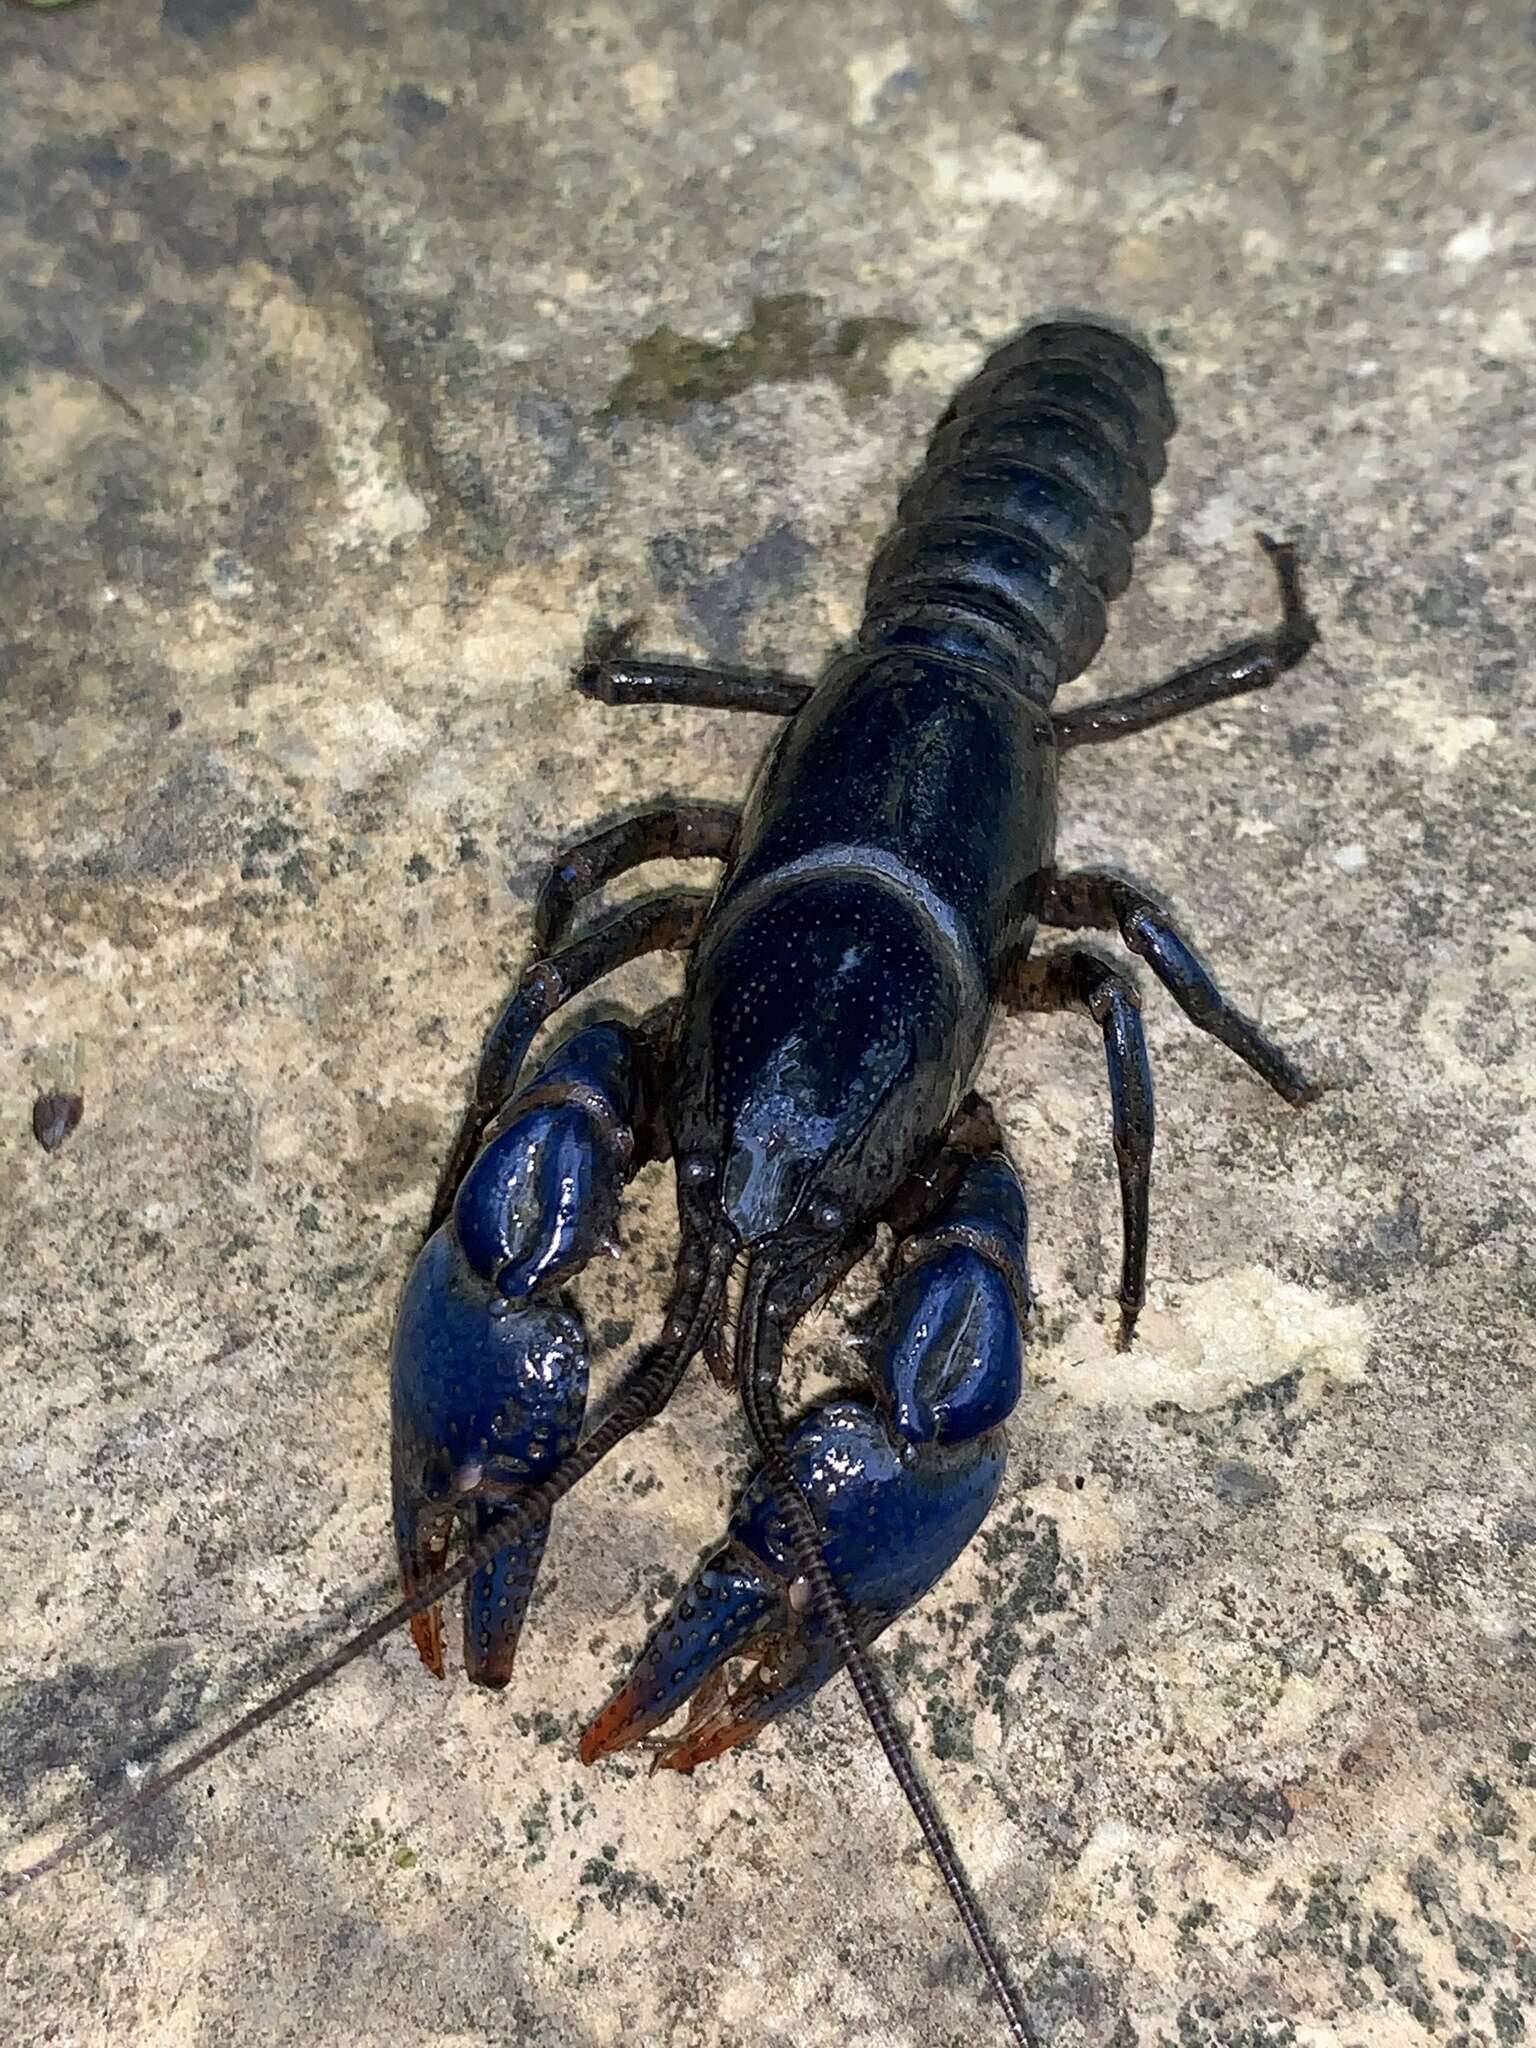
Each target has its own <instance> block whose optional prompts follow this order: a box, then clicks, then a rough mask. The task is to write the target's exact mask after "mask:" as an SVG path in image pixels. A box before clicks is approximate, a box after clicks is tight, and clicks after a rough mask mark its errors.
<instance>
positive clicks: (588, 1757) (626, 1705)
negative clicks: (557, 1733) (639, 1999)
mask: <svg viewBox="0 0 1536 2048" xmlns="http://www.w3.org/2000/svg"><path fill="white" fill-rule="evenodd" d="M638 1711H639V1710H638V1707H637V1705H636V1702H635V1700H634V1699H633V1698H632V1697H631V1695H630V1688H629V1687H628V1686H627V1685H626V1686H624V1687H623V1688H622V1689H621V1690H620V1691H618V1692H616V1693H615V1694H614V1696H613V1698H612V1699H611V1700H610V1701H609V1702H608V1704H607V1706H606V1707H604V1708H603V1710H602V1712H601V1713H600V1714H598V1715H597V1716H596V1718H595V1719H594V1720H592V1721H591V1722H590V1723H589V1724H588V1726H587V1727H586V1728H585V1729H584V1730H583V1731H582V1737H581V1747H580V1750H579V1752H578V1753H579V1755H580V1757H581V1760H582V1762H583V1763H584V1764H595V1763H596V1762H597V1760H598V1758H599V1757H603V1756H612V1754H613V1752H614V1751H615V1750H616V1749H623V1748H624V1747H625V1745H626V1744H627V1743H631V1742H634V1741H635V1740H636V1739H637V1738H638V1737H639V1735H640V1733H641V1730H640V1729H638V1728H635V1727H633V1726H632V1725H631V1724H632V1723H633V1722H634V1721H635V1720H636V1719H637V1718H638Z"/></svg>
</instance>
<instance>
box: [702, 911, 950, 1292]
mask: <svg viewBox="0 0 1536 2048" xmlns="http://www.w3.org/2000/svg"><path fill="white" fill-rule="evenodd" d="M970 1007H971V1006H967V1005H966V1004H964V1003H963V1002H962V999H961V990H960V987H959V979H958V976H957V974H956V972H955V970H954V968H953V965H952V962H951V958H950V955H949V953H948V951H947V949H946V948H945V947H943V946H942V945H940V944H937V943H936V942H935V934H934V932H933V931H932V929H931V928H930V927H929V926H928V925H927V923H926V922H925V921H924V920H923V919H922V918H921V917H920V916H919V915H917V914H916V913H915V912H914V910H913V909H912V907H911V906H910V905H909V904H908V903H906V902H905V901H903V900H902V898H901V897H900V896H899V895H898V894H897V893H896V892H895V891H893V890H891V889H890V888H888V887H886V886H884V885H883V884H881V883H879V882H876V881H874V880H871V879H868V878H865V877H863V876H859V875H852V876H850V875H847V874H838V875H835V876H834V875H827V874H818V875H816V876H813V877H810V878H807V879H806V880H804V881H800V882H796V883H792V884H791V885H789V886H788V887H785V888H782V889H781V890H779V891H778V892H777V893H776V894H774V895H772V896H765V897H764V898H762V899H760V900H759V901H757V902H756V903H752V902H751V901H750V898H749V901H748V904H747V907H746V908H745V909H744V910H742V911H741V912H739V913H738V914H736V915H734V916H733V915H732V914H731V912H730V908H729V906H727V908H726V911H725V914H724V915H723V916H722V918H721V919H720V922H719V924H718V926H717V927H715V928H714V930H712V931H709V932H707V933H706V936H705V938H704V940H703V941H702V942H701V944H700V947H699V950H698V953H697V955H696V956H695V960H694V963H693V967H692V970H691V973H690V977H689V986H688V992H687V995H686V997H685V1006H684V1017H683V1026H682V1032H681V1036H680V1046H679V1060H678V1073H677V1088H676V1096H675V1101H674V1106H673V1130H674V1141H675V1145H676V1151H677V1158H678V1176H679V1196H680V1201H681V1204H682V1209H683V1216H684V1222H685V1227H691V1228H692V1229H693V1230H694V1231H696V1232H697V1233H698V1234H699V1235H701V1236H707V1237H709V1238H711V1239H718V1237H719V1235H720V1234H721V1232H722V1230H724V1231H728V1232H729V1233H730V1235H731V1236H732V1237H733V1238H734V1241H735V1242H736V1243H737V1244H738V1245H740V1246H741V1247H743V1248H745V1249H752V1250H756V1249H758V1248H762V1247H766V1246H767V1245H769V1244H770V1243H772V1244H774V1245H775V1246H777V1247H779V1248H780V1250H781V1251H782V1252H783V1253H785V1254H788V1253H790V1252H791V1251H792V1250H793V1249H794V1248H796V1247H798V1248H800V1249H802V1250H805V1251H809V1250H810V1249H811V1247H812V1246H814V1245H815V1244H817V1243H818V1242H820V1243H822V1244H825V1243H827V1242H828V1241H832V1240H838V1239H844V1238H847V1237H850V1236H853V1235H856V1234H858V1233H859V1232H861V1231H862V1230H864V1229H865V1228H867V1226H868V1224H869V1222H870V1221H871V1220H872V1219H873V1217H874V1216H875V1215H876V1214H877V1213H878V1212H879V1210H880V1209H881V1208H882V1207H883V1205H884V1204H885V1202H886V1201H888V1200H889V1198H890V1196H891V1195H892V1194H893V1193H894V1192H895V1190H896V1189H897V1187H898V1186H899V1185H900V1184H901V1182H902V1181H903V1180H904V1179H905V1178H906V1176H907V1175H908V1173H909V1172H910V1171H911V1169H912V1167H913V1165H914V1164H915V1162H916V1161H917V1159H918V1158H919V1157H920V1156H921V1154H922V1153H923V1151H924V1150H925V1148H927V1147H928V1146H930V1145H931V1143H932V1141H933V1138H934V1136H935V1134H936V1133H938V1132H939V1131H941V1130H942V1129H943V1128H944V1126H945V1124H946V1122H947V1120H948V1118H949V1116H950V1114H951V1112H952V1110H953V1108H954V1100H953V1098H954V1095H955V1092H956V1088H957V1083H956V1078H955V1077H956V1075H957V1074H958V1075H960V1076H961V1077H962V1078H963V1077H964V1076H965V1075H967V1074H968V1072H969V1069H970V1066H971V1064H972V1063H973V1060H974V1057H975V1052H976V1050H977V1049H978V1048H979V1042H980V1035H981V1030H982V1028H983V1027H984V1023H985V1018H984V1016H981V1017H976V1016H973V1015H970V1014H968V1010H969V1008H970ZM961 1041H964V1043H962V1042H961Z"/></svg>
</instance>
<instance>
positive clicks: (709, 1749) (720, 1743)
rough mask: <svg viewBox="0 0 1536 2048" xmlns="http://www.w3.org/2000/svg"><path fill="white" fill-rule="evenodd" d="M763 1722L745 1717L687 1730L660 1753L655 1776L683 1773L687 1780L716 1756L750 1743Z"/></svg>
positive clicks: (657, 1754)
mask: <svg viewBox="0 0 1536 2048" xmlns="http://www.w3.org/2000/svg"><path fill="white" fill-rule="evenodd" d="M762 1725H763V1724H762V1722H761V1721H753V1720H749V1719H747V1718H746V1716H744V1715H743V1716H742V1717H741V1718H740V1719H739V1720H735V1721H721V1720H717V1721H712V1722H708V1723H705V1724H704V1725H703V1726H701V1727H699V1728H696V1729H688V1728H685V1729H684V1730H683V1732H682V1734H681V1735H679V1736H678V1738H677V1740H676V1741H675V1742H669V1743H668V1744H667V1746H666V1748H665V1749H662V1750H658V1751H657V1753H656V1760H655V1762H654V1763H653V1764H652V1765H651V1772H652V1775H654V1774H655V1773H656V1772H657V1771H681V1773H682V1774H683V1776H684V1777H685V1778H686V1777H688V1776H689V1775H690V1774H691V1773H692V1772H694V1771H696V1770H697V1769H698V1767H699V1765H700V1764H707V1763H712V1762H713V1761H714V1759H715V1758H716V1757H717V1756H724V1755H725V1753H726V1751H727V1750H730V1749H736V1748H739V1746H740V1745H741V1744H742V1743H743V1742H750V1741H751V1740H752V1738H753V1736H754V1735H756V1734H758V1733H759V1732H760V1730H761V1728H762Z"/></svg>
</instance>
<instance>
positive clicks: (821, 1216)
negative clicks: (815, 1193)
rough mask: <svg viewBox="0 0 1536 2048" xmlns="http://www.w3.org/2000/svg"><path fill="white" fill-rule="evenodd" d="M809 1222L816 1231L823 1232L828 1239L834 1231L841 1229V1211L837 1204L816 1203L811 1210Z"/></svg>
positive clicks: (828, 1202) (839, 1205)
mask: <svg viewBox="0 0 1536 2048" xmlns="http://www.w3.org/2000/svg"><path fill="white" fill-rule="evenodd" d="M811 1222H812V1224H813V1226H814V1227H815V1228H816V1229H817V1230H823V1231H825V1232H826V1234H827V1236H828V1237H830V1236H831V1235H832V1233H833V1231H834V1230H841V1229H842V1227H843V1211H842V1205H841V1203H839V1202H833V1201H823V1202H817V1203H816V1205H815V1207H814V1208H813V1209H812V1210H811Z"/></svg>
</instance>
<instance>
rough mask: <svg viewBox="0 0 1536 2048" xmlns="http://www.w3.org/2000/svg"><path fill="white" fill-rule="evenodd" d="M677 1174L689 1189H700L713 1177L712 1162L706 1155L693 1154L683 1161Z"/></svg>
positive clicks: (700, 1153)
mask: <svg viewBox="0 0 1536 2048" xmlns="http://www.w3.org/2000/svg"><path fill="white" fill-rule="evenodd" d="M678 1172H679V1173H680V1174H681V1176H682V1178H683V1179H684V1180H685V1181H686V1182H687V1183H688V1185H689V1187H691V1188H701V1187H703V1185H704V1183H705V1182H706V1181H711V1180H713V1179H714V1177H715V1167H714V1161H713V1160H712V1159H710V1158H709V1157H708V1155H707V1154H706V1153H703V1152H695V1153H693V1154H692V1156H691V1157H690V1158H687V1159H685V1160H684V1161H683V1162H682V1165H681V1166H680V1167H679V1168H678Z"/></svg>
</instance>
